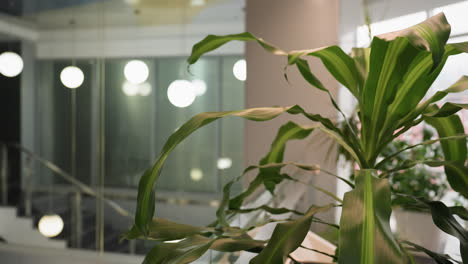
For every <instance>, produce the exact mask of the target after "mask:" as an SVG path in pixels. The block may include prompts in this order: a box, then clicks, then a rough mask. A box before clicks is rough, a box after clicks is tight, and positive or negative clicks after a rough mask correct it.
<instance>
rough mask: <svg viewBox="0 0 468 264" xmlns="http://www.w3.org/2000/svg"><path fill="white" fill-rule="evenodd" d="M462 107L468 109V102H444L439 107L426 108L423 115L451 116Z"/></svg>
mask: <svg viewBox="0 0 468 264" xmlns="http://www.w3.org/2000/svg"><path fill="white" fill-rule="evenodd" d="M462 109H468V104H456V103H450V102H448V103H445V104H444V105H443V106H442V107H441V108H440V109H431V107H429V108H428V110H427V111H426V113H424V115H425V116H428V117H447V116H451V115H453V114H455V113H457V112H458V111H460V110H462Z"/></svg>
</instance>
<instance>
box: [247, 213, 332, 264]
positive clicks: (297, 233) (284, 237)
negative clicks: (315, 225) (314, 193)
mask: <svg viewBox="0 0 468 264" xmlns="http://www.w3.org/2000/svg"><path fill="white" fill-rule="evenodd" d="M332 207H333V206H332V205H328V206H324V207H311V208H310V209H309V211H308V212H307V213H306V214H305V215H304V216H302V217H299V218H298V219H296V220H293V221H290V222H285V223H279V224H277V225H276V227H275V230H274V231H273V234H272V236H271V239H270V241H268V244H267V246H266V247H265V249H263V250H262V251H261V252H260V254H258V255H257V256H256V257H254V258H253V259H252V260H251V261H250V264H265V263H284V262H285V261H286V259H287V258H288V255H289V254H290V253H291V252H293V251H294V250H296V249H297V248H298V247H299V246H300V245H301V244H302V241H304V239H305V237H306V235H307V232H309V229H310V225H311V224H312V218H313V216H314V215H315V214H317V213H319V212H322V211H326V210H328V209H330V208H332Z"/></svg>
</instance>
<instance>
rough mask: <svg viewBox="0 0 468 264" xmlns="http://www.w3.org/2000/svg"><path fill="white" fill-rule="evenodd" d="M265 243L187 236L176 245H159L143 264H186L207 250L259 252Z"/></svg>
mask: <svg viewBox="0 0 468 264" xmlns="http://www.w3.org/2000/svg"><path fill="white" fill-rule="evenodd" d="M264 245H265V241H260V240H254V239H252V238H251V237H250V236H248V235H244V236H241V237H218V238H209V237H204V236H199V235H194V236H189V237H187V238H186V239H184V240H182V241H180V242H177V243H159V244H157V245H156V246H155V247H153V249H151V251H150V252H149V253H148V254H147V255H146V257H145V260H144V262H143V264H186V263H192V262H193V261H195V260H197V259H199V258H200V257H201V256H202V255H203V254H205V253H206V252H207V251H208V250H209V249H212V250H216V251H221V252H238V251H243V250H245V251H250V252H260V251H261V250H262V249H263V247H264Z"/></svg>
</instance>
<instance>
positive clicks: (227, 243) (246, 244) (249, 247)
mask: <svg viewBox="0 0 468 264" xmlns="http://www.w3.org/2000/svg"><path fill="white" fill-rule="evenodd" d="M264 245H265V241H260V240H254V239H252V238H250V237H241V238H231V237H227V238H219V239H217V240H216V241H215V242H214V243H213V245H212V246H211V249H213V250H216V251H221V252H238V251H243V250H245V251H250V252H252V251H255V252H259V251H261V250H262V249H263V247H264Z"/></svg>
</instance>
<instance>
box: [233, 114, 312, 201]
mask: <svg viewBox="0 0 468 264" xmlns="http://www.w3.org/2000/svg"><path fill="white" fill-rule="evenodd" d="M314 128H315V127H302V126H299V125H297V124H295V123H294V122H288V123H286V124H285V125H283V126H281V127H280V129H279V130H278V133H277V135H276V137H275V139H274V140H273V142H272V144H271V147H270V151H269V152H268V153H267V155H266V156H265V157H263V158H262V159H261V160H260V165H265V164H269V163H281V162H282V161H283V158H284V151H285V149H286V143H287V142H289V141H290V140H297V139H304V138H306V137H307V136H309V135H310V133H312V131H313V130H314ZM251 169H252V168H251ZM280 171H281V168H280V167H259V173H258V175H257V176H256V177H255V179H254V180H253V181H252V182H251V183H250V185H249V187H248V188H247V190H246V191H244V192H242V193H241V194H239V195H237V196H236V197H234V198H232V199H231V201H230V202H229V208H230V209H240V207H241V205H242V203H243V201H244V199H246V198H247V197H248V196H249V195H251V194H252V193H253V192H254V191H255V190H256V189H257V188H258V187H260V186H261V185H262V184H263V185H264V186H265V188H266V189H267V190H268V191H270V192H271V193H273V192H274V190H275V187H276V185H277V184H279V183H281V182H282V181H283V180H284V179H286V178H288V177H289V176H287V175H285V174H281V172H280Z"/></svg>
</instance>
